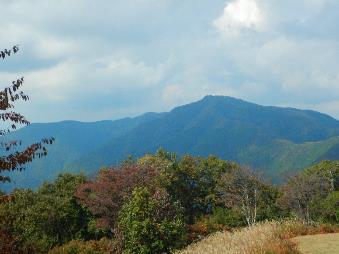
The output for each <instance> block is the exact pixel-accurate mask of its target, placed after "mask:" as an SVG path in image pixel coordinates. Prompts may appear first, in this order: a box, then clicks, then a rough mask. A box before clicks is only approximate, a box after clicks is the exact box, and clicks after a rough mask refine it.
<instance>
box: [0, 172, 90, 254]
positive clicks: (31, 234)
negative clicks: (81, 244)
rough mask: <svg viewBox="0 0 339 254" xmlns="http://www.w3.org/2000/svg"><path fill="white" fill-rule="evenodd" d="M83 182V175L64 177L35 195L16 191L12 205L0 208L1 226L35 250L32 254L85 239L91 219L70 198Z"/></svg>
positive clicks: (44, 185)
mask: <svg viewBox="0 0 339 254" xmlns="http://www.w3.org/2000/svg"><path fill="white" fill-rule="evenodd" d="M84 181H85V178H84V176H82V175H71V174H63V175H60V176H59V177H58V178H57V179H56V181H55V182H52V183H45V184H43V185H42V186H41V187H40V188H39V189H38V190H37V192H33V191H31V190H15V191H14V192H13V194H12V197H13V198H12V201H11V202H7V203H3V204H1V205H0V218H5V219H4V220H0V226H2V227H5V228H6V229H7V231H8V232H10V233H11V234H12V235H13V236H17V237H18V238H19V240H20V242H21V243H22V244H23V245H24V246H34V247H35V251H34V252H35V253H44V252H46V251H47V250H49V249H50V248H51V247H53V246H54V245H59V244H63V243H66V242H68V241H70V240H72V239H86V238H87V236H88V234H89V233H88V228H87V225H88V223H89V220H90V219H91V216H90V215H89V213H88V212H87V211H86V210H85V209H84V208H82V207H81V206H80V205H79V204H77V202H76V200H75V197H74V195H73V194H74V192H75V190H76V188H77V186H78V185H80V184H81V183H83V182H84ZM9 222H10V223H9Z"/></svg>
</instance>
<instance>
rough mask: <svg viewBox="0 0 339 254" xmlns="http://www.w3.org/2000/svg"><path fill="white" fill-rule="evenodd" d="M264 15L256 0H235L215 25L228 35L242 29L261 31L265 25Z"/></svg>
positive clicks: (235, 33)
mask: <svg viewBox="0 0 339 254" xmlns="http://www.w3.org/2000/svg"><path fill="white" fill-rule="evenodd" d="M263 22H264V16H263V13H262V11H261V10H260V8H259V6H258V4H257V2H256V0H235V1H233V2H230V3H228V4H227V5H226V7H225V9H224V13H223V15H222V16H221V17H219V18H218V19H216V20H215V21H214V23H213V24H214V26H215V27H216V28H217V29H218V30H219V31H221V32H222V33H223V34H225V35H226V36H228V35H237V34H238V33H239V32H240V30H242V29H252V30H256V31H259V30H261V29H262V27H263Z"/></svg>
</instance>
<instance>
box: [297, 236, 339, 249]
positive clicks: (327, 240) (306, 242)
mask: <svg viewBox="0 0 339 254" xmlns="http://www.w3.org/2000/svg"><path fill="white" fill-rule="evenodd" d="M293 241H294V242H295V243H297V245H298V250H299V251H300V252H301V253H302V254H339V234H321V235H307V236H299V237H296V238H294V239H293Z"/></svg>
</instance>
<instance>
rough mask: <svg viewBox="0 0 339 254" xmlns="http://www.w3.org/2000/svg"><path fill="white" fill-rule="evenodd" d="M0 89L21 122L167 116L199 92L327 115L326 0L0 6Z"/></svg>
mask: <svg viewBox="0 0 339 254" xmlns="http://www.w3.org/2000/svg"><path fill="white" fill-rule="evenodd" d="M0 6H1V9H2V14H1V16H0V24H1V25H0V27H1V32H0V41H1V46H0V47H1V48H6V47H9V46H11V45H15V44H19V45H20V47H21V51H20V54H18V55H16V56H14V57H10V58H8V59H7V60H5V61H2V62H1V63H0V64H1V69H0V83H1V85H2V86H5V85H6V84H7V82H10V81H11V80H13V79H15V78H16V77H18V76H25V78H26V82H25V86H24V90H25V92H26V93H28V94H29V95H30V97H31V101H30V102H28V103H25V104H20V105H19V110H20V111H21V112H22V113H24V114H25V115H26V116H27V117H28V118H29V119H31V120H32V121H33V122H49V121H59V120H65V119H75V120H82V121H93V120H101V119H116V118H120V117H124V116H135V115H138V114H140V113H143V112H147V111H156V112H159V111H167V110H169V109H171V108H172V107H174V106H177V105H181V104H186V103H189V102H192V101H195V100H198V99H200V98H202V97H203V96H205V95H207V94H213V95H229V96H234V97H238V98H242V99H245V100H249V101H252V102H256V103H259V104H263V105H282V106H293V107H299V108H310V109H315V110H319V111H322V112H325V113H328V114H331V115H332V116H334V117H336V118H339V26H338V24H339V1H338V0H284V1H282V0H229V1H225V0H185V1H182V0H112V1H109V0H96V1H93V0H48V1H46V0H30V1H27V0H0Z"/></svg>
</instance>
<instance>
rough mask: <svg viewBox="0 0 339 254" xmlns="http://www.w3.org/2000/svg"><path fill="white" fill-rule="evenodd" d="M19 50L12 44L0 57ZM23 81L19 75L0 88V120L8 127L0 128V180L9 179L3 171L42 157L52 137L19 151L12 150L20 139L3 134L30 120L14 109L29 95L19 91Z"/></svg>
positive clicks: (51, 141)
mask: <svg viewBox="0 0 339 254" xmlns="http://www.w3.org/2000/svg"><path fill="white" fill-rule="evenodd" d="M18 51H19V47H18V46H13V47H12V48H11V49H4V50H2V51H0V58H1V59H3V60H4V59H5V58H6V57H9V56H11V55H14V54H16V53H17V52H18ZM23 83H24V78H23V77H21V78H19V79H17V80H15V81H13V82H12V85H10V86H8V87H5V88H4V89H3V90H0V121H1V120H2V121H3V122H4V124H3V126H6V123H8V127H5V128H4V129H1V130H0V138H1V139H2V140H1V142H0V148H1V150H3V152H2V156H1V157H0V182H7V181H10V180H11V179H10V177H9V176H8V175H6V174H5V175H4V173H5V172H10V171H14V170H19V171H21V170H23V169H24V165H25V164H27V163H28V162H31V161H32V160H33V159H34V158H36V157H38V158H40V157H43V156H46V155H47V149H46V145H48V144H52V143H53V141H54V138H44V139H42V140H40V141H38V142H36V143H33V144H31V145H29V146H28V147H26V148H24V149H23V150H21V151H18V149H17V150H16V151H13V149H14V148H15V147H17V148H19V146H20V145H21V144H22V141H21V140H10V139H8V138H7V139H6V138H5V137H4V136H5V135H6V134H9V133H10V132H12V131H14V130H16V128H17V126H18V125H26V126H27V125H29V124H30V122H29V121H28V120H27V119H26V118H25V117H24V116H23V115H21V114H20V113H17V112H15V111H14V108H15V105H14V104H15V102H17V101H18V100H23V101H28V100H29V97H28V96H27V95H26V94H25V93H24V92H22V91H20V89H21V87H22V85H23Z"/></svg>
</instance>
